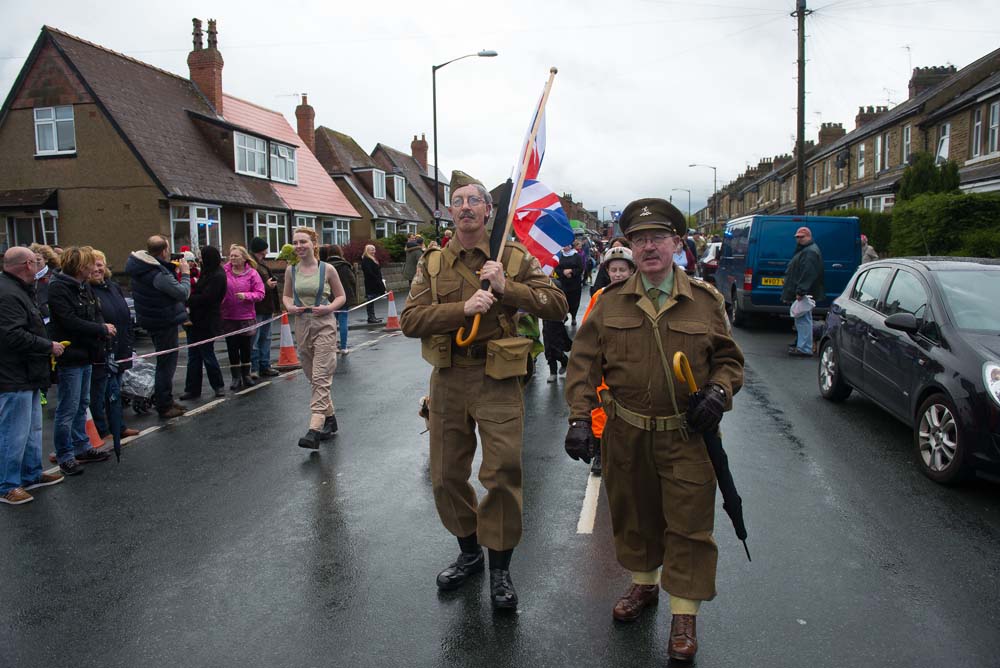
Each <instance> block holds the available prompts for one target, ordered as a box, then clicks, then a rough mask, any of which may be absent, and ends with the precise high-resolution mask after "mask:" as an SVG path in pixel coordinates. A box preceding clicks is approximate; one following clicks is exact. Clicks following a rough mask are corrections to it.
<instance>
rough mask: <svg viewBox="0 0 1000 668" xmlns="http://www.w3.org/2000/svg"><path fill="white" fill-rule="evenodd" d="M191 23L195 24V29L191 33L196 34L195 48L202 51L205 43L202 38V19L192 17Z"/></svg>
mask: <svg viewBox="0 0 1000 668" xmlns="http://www.w3.org/2000/svg"><path fill="white" fill-rule="evenodd" d="M191 23H192V25H194V31H193V32H192V33H191V34H192V35H194V50H195V51H201V50H202V48H204V44H203V42H202V39H201V38H202V34H201V19H191Z"/></svg>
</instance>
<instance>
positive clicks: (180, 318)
mask: <svg viewBox="0 0 1000 668" xmlns="http://www.w3.org/2000/svg"><path fill="white" fill-rule="evenodd" d="M178 267H179V268H180V271H181V278H180V280H179V281H178V280H177V278H176V277H175V276H174V265H173V264H171V262H170V243H169V242H168V241H167V239H166V238H165V237H162V236H160V235H155V236H152V237H150V238H149V239H147V240H146V250H144V251H135V252H134V253H132V255H130V256H129V258H128V261H126V262H125V272H126V273H127V274H128V275H129V276H131V277H132V299H133V300H135V315H136V320H138V322H139V326H140V327H142V328H143V329H145V330H146V331H147V332H149V336H150V338H151V339H152V340H153V347H154V348H155V349H156V351H157V352H159V351H161V350H170V349H172V348H176V347H177V344H178V336H177V331H178V330H177V327H178V326H179V325H180V324H181V323H183V322H184V321H185V320H187V311H186V310H185V308H184V304H185V302H187V299H188V297H189V296H190V295H191V268H190V267H189V266H188V263H187V260H185V259H184V258H183V257H181V258H180V259H179V260H178ZM155 359H156V381H155V384H154V386H153V403H154V404H155V405H156V412H157V413H159V414H160V417H162V418H173V417H177V416H178V415H182V414H183V413H184V410H185V409H184V407H183V406H181V405H180V404H178V403H174V396H173V385H174V372H175V371H176V370H177V352H176V351H174V352H172V353H169V354H166V355H160V356H158V357H156V358H155Z"/></svg>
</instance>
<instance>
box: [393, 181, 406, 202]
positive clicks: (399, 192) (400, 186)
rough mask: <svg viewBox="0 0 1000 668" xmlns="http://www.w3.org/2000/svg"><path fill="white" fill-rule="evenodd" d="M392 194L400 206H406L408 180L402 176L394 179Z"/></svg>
mask: <svg viewBox="0 0 1000 668" xmlns="http://www.w3.org/2000/svg"><path fill="white" fill-rule="evenodd" d="M392 181H393V183H392V194H393V197H395V198H396V201H397V202H399V203H400V204H406V179H405V178H404V177H402V176H398V175H394V176H393V177H392Z"/></svg>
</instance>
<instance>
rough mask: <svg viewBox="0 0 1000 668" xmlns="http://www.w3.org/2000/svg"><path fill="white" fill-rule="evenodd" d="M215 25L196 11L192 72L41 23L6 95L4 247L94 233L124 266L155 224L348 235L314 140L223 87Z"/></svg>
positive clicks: (212, 237) (232, 234) (160, 229)
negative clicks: (311, 142)
mask: <svg viewBox="0 0 1000 668" xmlns="http://www.w3.org/2000/svg"><path fill="white" fill-rule="evenodd" d="M204 37H205V35H204V34H203V33H202V29H201V22H200V21H198V20H197V19H196V20H195V21H194V49H193V50H192V51H191V53H190V54H189V55H188V66H189V68H190V78H185V77H182V76H178V75H176V74H173V73H170V72H166V71H164V70H161V69H158V68H156V67H153V66H151V65H148V64H146V63H143V62H140V61H138V60H135V59H133V58H129V57H127V56H124V55H122V54H120V53H116V52H114V51H111V50H109V49H106V48H104V47H102V46H98V45H96V44H92V43H90V42H87V41H85V40H82V39H80V38H78V37H74V36H72V35H68V34H66V33H64V32H61V31H59V30H56V29H54V28H50V27H47V26H46V27H43V28H42V31H41V34H40V35H39V37H38V40H37V41H36V42H35V45H34V47H33V49H32V51H31V54H30V55H29V57H28V59H27V61H26V62H25V64H24V66H23V68H22V69H21V72H20V74H19V75H18V78H17V80H16V82H15V84H14V86H13V88H12V89H11V91H10V93H9V95H8V96H7V98H6V101H5V102H4V104H3V107H2V108H0V155H3V156H4V161H3V164H2V165H0V248H6V247H8V246H10V245H23V244H27V243H31V242H33V241H44V242H47V243H51V244H54V243H58V244H60V245H64V246H65V245H70V244H90V245H93V246H95V247H97V248H100V249H102V250H104V251H105V252H106V253H107V254H108V256H109V259H110V260H111V262H112V263H113V264H114V265H116V266H117V267H121V266H123V265H124V260H125V258H126V256H127V254H128V252H129V251H131V250H134V249H137V248H143V247H144V246H145V242H146V238H147V237H149V236H150V235H152V234H156V233H159V234H164V235H166V236H168V237H170V238H171V239H172V240H173V242H174V245H175V247H179V246H181V245H192V246H197V245H200V244H205V243H211V244H213V245H218V246H221V247H222V248H223V249H225V248H227V247H228V245H229V244H231V243H241V244H245V243H247V241H248V240H249V239H250V238H252V237H253V236H262V237H264V238H267V239H268V240H269V241H270V243H271V246H272V249H274V250H276V249H277V247H278V246H279V245H280V244H282V243H285V242H286V241H287V239H288V238H289V233H290V230H291V228H292V227H293V226H294V225H308V226H311V227H314V228H316V229H317V230H326V229H329V230H331V231H332V232H333V233H338V232H340V233H342V234H344V235H347V234H349V232H348V230H349V221H350V220H351V219H354V218H357V217H358V213H357V211H356V210H355V209H354V207H352V206H351V204H350V203H349V202H348V201H347V199H346V198H345V197H344V196H343V194H341V192H340V190H339V189H338V188H337V187H336V185H334V183H333V182H332V181H331V180H330V178H329V177H328V176H327V174H326V171H325V170H324V169H323V167H322V166H321V165H320V164H319V161H317V160H316V158H315V156H314V155H313V153H312V152H311V150H310V147H308V146H306V145H304V143H303V141H302V140H301V139H300V138H299V136H298V135H297V134H296V132H295V131H294V130H293V129H292V128H291V126H290V125H289V124H288V122H287V121H286V120H285V118H284V117H283V116H282V115H281V114H280V113H278V112H276V111H272V110H269V109H265V108H263V107H259V106H257V105H255V104H253V103H250V102H247V101H244V100H240V99H238V98H235V97H232V96H230V95H226V94H225V93H224V92H223V88H222V68H223V60H222V55H221V53H220V52H219V50H218V42H217V32H216V26H215V22H214V21H209V23H208V32H207V37H208V46H207V47H205V46H204V45H203V40H204ZM224 254H225V253H224Z"/></svg>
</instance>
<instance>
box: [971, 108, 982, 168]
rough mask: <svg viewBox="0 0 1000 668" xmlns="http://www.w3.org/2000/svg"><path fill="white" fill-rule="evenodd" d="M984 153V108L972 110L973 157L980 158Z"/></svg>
mask: <svg viewBox="0 0 1000 668" xmlns="http://www.w3.org/2000/svg"><path fill="white" fill-rule="evenodd" d="M982 153H983V108H982V107H976V108H975V109H973V110H972V157H973V158H978V157H979V156H980V155H982Z"/></svg>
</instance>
